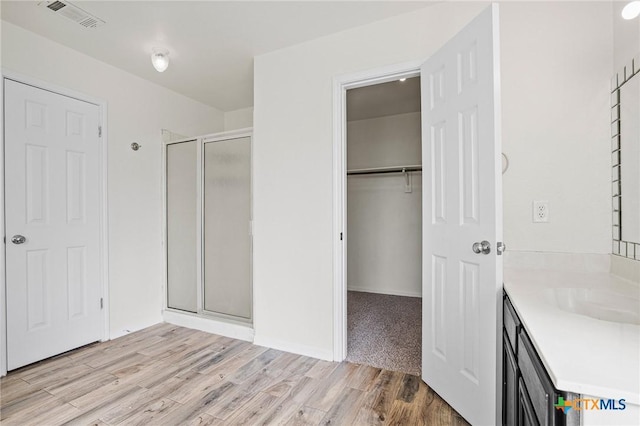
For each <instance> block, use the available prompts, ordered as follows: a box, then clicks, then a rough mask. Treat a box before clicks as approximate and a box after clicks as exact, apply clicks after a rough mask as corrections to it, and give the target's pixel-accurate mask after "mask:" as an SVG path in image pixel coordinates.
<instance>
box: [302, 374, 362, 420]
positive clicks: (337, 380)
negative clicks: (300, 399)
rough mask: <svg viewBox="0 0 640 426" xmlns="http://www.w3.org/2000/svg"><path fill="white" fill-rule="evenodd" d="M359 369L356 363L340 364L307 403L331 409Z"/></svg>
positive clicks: (323, 408)
mask: <svg viewBox="0 0 640 426" xmlns="http://www.w3.org/2000/svg"><path fill="white" fill-rule="evenodd" d="M357 370H358V366H357V365H356V364H350V363H346V362H343V363H341V364H339V365H338V366H337V367H336V368H335V369H334V370H333V371H332V372H331V374H330V375H329V376H328V377H325V378H324V379H323V380H322V381H321V383H320V385H319V386H318V387H317V388H316V390H315V392H314V393H313V395H311V397H310V398H309V400H307V402H306V404H305V405H306V406H308V407H311V408H315V409H318V410H322V411H325V412H326V411H329V410H330V409H331V407H332V406H333V405H334V404H335V403H336V400H337V399H338V397H339V396H340V393H341V392H342V390H343V389H344V388H345V387H346V386H347V383H348V382H349V381H350V380H351V377H352V375H353V374H354V373H355V372H356V371H357Z"/></svg>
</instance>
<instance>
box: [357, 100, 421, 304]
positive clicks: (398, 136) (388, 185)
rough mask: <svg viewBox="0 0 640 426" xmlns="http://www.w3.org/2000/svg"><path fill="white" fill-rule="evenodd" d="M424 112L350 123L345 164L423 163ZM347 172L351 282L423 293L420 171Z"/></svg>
mask: <svg viewBox="0 0 640 426" xmlns="http://www.w3.org/2000/svg"><path fill="white" fill-rule="evenodd" d="M420 127H421V124H420V113H419V112H415V113H409V114H398V115H392V116H387V117H379V118H372V119H367V120H357V121H349V122H348V123H347V169H361V168H369V167H386V166H406V165H416V164H421V163H422V157H421V151H422V149H421V132H420ZM411 187H412V188H411V192H409V193H406V192H405V177H404V175H402V174H383V175H352V176H349V177H348V178H347V228H348V231H347V241H348V245H347V247H348V253H347V261H348V265H347V274H348V277H347V288H348V289H349V290H355V291H366V292H371V293H383V294H394V295H398V296H413V297H421V296H422V173H411Z"/></svg>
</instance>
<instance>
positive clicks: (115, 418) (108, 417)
mask: <svg viewBox="0 0 640 426" xmlns="http://www.w3.org/2000/svg"><path fill="white" fill-rule="evenodd" d="M191 374H192V375H193V376H195V375H197V373H196V372H191ZM190 379H191V377H189V376H185V377H177V376H174V377H171V378H170V379H168V380H167V381H165V382H163V383H162V385H161V386H156V387H154V388H151V389H148V390H147V392H144V393H143V394H141V395H140V396H139V397H138V398H136V399H134V400H132V401H130V402H129V403H128V404H127V405H119V406H117V407H114V408H113V409H112V410H110V411H108V412H107V413H105V414H104V415H103V416H102V417H101V420H103V421H105V422H107V423H109V424H119V423H122V422H124V421H125V420H126V423H127V424H128V423H129V422H130V421H131V420H129V418H130V417H134V416H136V414H138V413H145V412H146V411H147V410H149V409H150V407H152V408H153V409H152V410H151V413H150V414H151V417H154V416H155V417H157V416H158V415H160V414H158V412H159V411H160V410H159V409H158V407H160V408H163V410H162V414H161V415H164V413H165V412H166V410H167V409H168V408H169V407H171V406H172V405H174V404H176V402H175V401H173V400H171V399H169V398H167V395H168V394H171V393H172V392H174V391H175V390H177V389H179V388H181V387H189V380H190ZM163 400H164V401H163ZM143 417H144V418H146V417H149V415H145V416H143Z"/></svg>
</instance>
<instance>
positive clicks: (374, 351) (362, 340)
mask: <svg viewBox="0 0 640 426" xmlns="http://www.w3.org/2000/svg"><path fill="white" fill-rule="evenodd" d="M347 324H348V325H347V327H348V328H347V361H349V362H354V363H357V364H365V365H371V366H373V367H377V368H384V369H386V370H393V371H400V372H403V373H409V374H415V375H417V376H419V375H420V372H421V357H422V299H421V298H419V297H403V296H390V295H385V294H374V293H363V292H359V291H349V292H348V295H347Z"/></svg>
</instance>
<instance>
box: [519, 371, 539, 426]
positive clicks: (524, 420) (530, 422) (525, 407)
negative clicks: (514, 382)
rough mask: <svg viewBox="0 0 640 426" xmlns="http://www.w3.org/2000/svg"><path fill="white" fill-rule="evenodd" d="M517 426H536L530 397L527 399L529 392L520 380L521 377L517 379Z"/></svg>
mask: <svg viewBox="0 0 640 426" xmlns="http://www.w3.org/2000/svg"><path fill="white" fill-rule="evenodd" d="M517 424H518V425H519V426H538V425H539V424H540V423H539V422H538V418H537V417H536V414H535V412H534V410H533V405H531V399H529V393H528V392H527V388H526V386H525V384H524V382H523V381H522V378H520V380H519V381H518V423H517Z"/></svg>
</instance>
